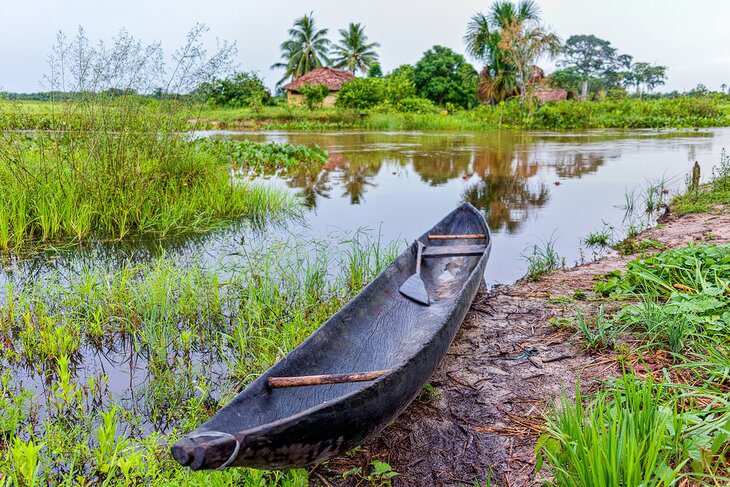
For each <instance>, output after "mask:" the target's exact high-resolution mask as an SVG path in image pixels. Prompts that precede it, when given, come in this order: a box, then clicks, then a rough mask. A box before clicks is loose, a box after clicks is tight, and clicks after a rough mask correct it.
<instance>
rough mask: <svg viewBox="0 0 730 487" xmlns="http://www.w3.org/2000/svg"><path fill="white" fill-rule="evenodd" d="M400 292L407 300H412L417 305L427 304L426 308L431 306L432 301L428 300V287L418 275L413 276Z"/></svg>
mask: <svg viewBox="0 0 730 487" xmlns="http://www.w3.org/2000/svg"><path fill="white" fill-rule="evenodd" d="M399 291H400V292H401V294H402V295H403V296H405V297H407V298H411V299H412V300H413V301H416V302H417V303H421V304H425V305H426V306H430V305H431V300H430V299H428V293H427V292H426V285H425V284H424V283H423V279H421V276H419V275H418V274H413V275H412V276H411V277H409V278H408V280H406V282H404V283H403V284H402V285H401V287H400V289H399Z"/></svg>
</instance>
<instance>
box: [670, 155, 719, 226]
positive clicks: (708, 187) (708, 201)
mask: <svg viewBox="0 0 730 487" xmlns="http://www.w3.org/2000/svg"><path fill="white" fill-rule="evenodd" d="M728 203H730V154H729V153H728V152H727V150H726V149H723V150H722V153H721V154H720V163H719V164H718V165H717V166H715V167H714V168H713V170H712V178H711V179H710V181H709V182H708V183H707V184H704V185H702V186H700V187H699V188H690V189H689V190H688V191H687V192H686V193H685V194H683V195H681V196H679V197H677V198H675V200H674V201H673V202H672V209H673V210H674V211H675V212H676V213H678V214H686V213H704V212H707V211H712V210H714V208H715V206H717V205H727V204H728Z"/></svg>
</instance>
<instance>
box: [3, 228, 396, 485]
mask: <svg viewBox="0 0 730 487" xmlns="http://www.w3.org/2000/svg"><path fill="white" fill-rule="evenodd" d="M342 245H344V248H343V250H341V251H338V252H332V250H331V249H328V247H326V246H324V245H313V246H312V247H309V248H305V247H304V246H302V245H301V244H298V245H291V244H288V243H278V244H268V245H266V246H263V247H261V248H255V249H249V250H247V251H242V252H241V253H240V255H239V256H238V258H237V259H236V260H235V262H234V263H230V262H227V263H223V262H221V263H220V264H215V265H210V266H205V265H203V264H201V263H198V262H193V263H191V264H189V265H185V266H181V265H180V264H179V263H177V262H175V261H173V260H171V259H169V258H167V257H160V258H158V259H157V260H154V261H152V262H149V263H141V264H133V263H128V264H124V265H122V266H121V267H119V268H115V269H111V268H108V269H99V268H96V269H86V270H81V271H79V272H78V273H74V274H72V275H63V276H61V275H50V276H48V277H47V278H44V279H40V280H35V281H26V282H23V283H20V282H18V283H16V284H15V285H13V286H9V287H8V288H7V289H6V290H5V291H4V292H3V293H2V294H0V341H2V343H3V348H2V349H1V350H0V366H1V367H2V370H3V373H2V374H0V472H2V476H0V485H34V484H37V485H46V484H53V485H78V484H85V485H88V484H103V485H130V484H143V485H146V484H154V485H157V484H159V483H167V484H174V485H211V484H214V485H232V484H245V485H306V482H307V481H306V477H307V475H306V472H305V471H303V470H291V471H285V472H264V471H255V470H248V469H233V470H231V471H227V472H212V473H210V472H201V473H195V472H191V471H190V470H189V469H186V468H182V467H180V466H179V465H178V464H176V463H175V462H174V461H173V460H172V458H171V456H170V454H169V450H168V448H169V445H170V444H171V443H172V442H174V441H175V440H176V439H178V438H179V437H180V436H181V435H182V434H184V433H186V432H188V431H190V430H191V429H193V428H194V427H196V426H197V425H199V424H200V423H201V422H202V421H204V420H206V419H207V418H208V417H210V416H211V415H212V414H214V413H215V411H216V410H217V409H218V408H219V407H220V406H222V405H223V404H225V403H226V402H228V400H230V399H231V398H232V397H233V396H234V395H235V393H236V391H237V390H240V388H242V387H244V386H245V385H246V384H247V383H248V382H250V381H251V380H252V379H253V378H255V377H256V376H258V375H259V374H260V373H261V372H263V371H264V370H266V369H267V368H268V367H269V366H271V365H272V364H273V363H274V362H276V360H278V359H279V358H280V357H281V356H283V355H284V354H286V353H287V352H288V351H289V350H291V349H292V348H293V347H295V346H296V345H297V344H298V343H300V342H301V341H302V340H303V339H304V338H306V337H307V336H309V335H310V334H311V333H312V331H314V330H315V329H316V328H317V327H318V326H319V325H320V324H321V323H322V322H323V321H325V320H326V319H327V318H328V317H329V316H330V315H331V314H333V313H334V312H335V311H336V310H337V309H339V308H340V307H341V306H342V305H343V304H344V303H345V302H347V301H348V300H349V299H350V298H352V297H353V296H354V295H355V294H356V293H357V292H358V291H359V290H360V289H361V288H362V287H363V286H364V285H365V284H367V282H369V280H371V279H372V278H373V277H374V276H375V275H376V274H377V273H378V272H380V270H382V268H383V267H384V266H385V265H386V264H387V263H389V262H390V261H391V260H392V259H393V258H394V256H395V253H396V249H395V247H387V248H385V247H382V246H381V245H380V244H379V242H378V241H374V240H371V239H369V238H367V237H364V236H363V235H357V236H356V237H354V238H352V239H350V240H349V241H346V242H343V243H342ZM333 269H338V271H337V272H333V271H332V270H333ZM340 269H341V270H340ZM105 364H106V366H105ZM139 376H141V377H139Z"/></svg>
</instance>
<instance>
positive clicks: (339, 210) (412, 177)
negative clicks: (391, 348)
mask: <svg viewBox="0 0 730 487" xmlns="http://www.w3.org/2000/svg"><path fill="white" fill-rule="evenodd" d="M226 136H228V137H233V138H249V139H253V140H257V141H276V142H290V143H297V144H316V145H318V146H320V147H322V148H324V149H326V150H327V151H328V152H329V153H330V158H329V162H328V163H327V166H326V167H325V169H324V170H323V171H321V172H320V173H318V174H308V175H301V176H298V177H288V178H276V177H272V178H270V181H271V182H272V183H273V184H276V185H280V186H283V187H287V188H290V189H291V190H292V191H295V192H297V193H299V194H301V195H303V196H304V200H305V201H306V204H307V207H308V212H307V215H306V221H307V223H308V226H309V227H310V230H311V232H313V234H315V235H328V234H331V233H332V232H338V231H342V230H352V229H354V228H358V227H369V228H372V229H376V230H377V229H380V231H381V232H382V234H383V236H384V237H385V238H386V239H403V240H411V239H413V238H415V237H416V236H418V235H420V234H421V233H422V232H423V231H424V230H425V229H427V228H429V227H430V226H431V225H433V224H434V223H435V222H436V221H437V220H439V219H440V218H441V217H442V216H443V215H445V214H446V213H448V212H449V211H451V210H452V209H453V208H454V207H455V206H456V205H457V204H459V203H460V202H462V201H468V202H470V203H471V204H473V205H474V206H476V207H477V208H479V209H480V210H482V211H483V212H484V214H485V216H486V218H487V221H488V222H489V225H490V227H491V229H492V231H493V232H494V247H493V250H492V257H491V260H490V262H489V265H488V266H487V273H486V275H487V281H488V282H489V283H509V282H513V281H514V280H516V279H518V278H520V277H521V276H523V275H524V273H525V269H526V263H525V261H524V259H523V258H522V257H521V254H523V253H524V251H525V249H526V248H527V247H529V246H531V245H532V244H534V243H538V242H541V241H543V242H544V241H546V240H549V239H551V238H552V239H554V240H555V243H556V247H557V250H558V253H559V254H560V255H561V256H563V257H565V259H566V262H567V263H568V264H573V263H575V262H577V261H580V260H581V259H582V258H583V257H585V258H587V259H590V258H592V253H591V251H589V250H587V249H582V246H581V240H582V239H583V238H584V237H585V236H586V235H587V234H588V233H589V232H591V231H596V230H601V229H603V228H604V224H607V225H610V226H612V227H614V228H616V230H617V232H619V231H620V229H621V228H622V227H625V225H626V222H625V221H624V216H625V210H624V208H623V207H624V206H625V201H626V198H625V195H626V194H627V192H631V191H634V194H635V195H636V196H637V197H638V196H639V194H640V193H641V192H642V190H643V188H645V187H646V186H647V181H650V180H658V179H664V180H666V181H667V182H668V185H667V186H668V188H669V189H670V190H671V191H673V192H675V191H679V190H681V189H682V188H684V186H685V175H686V174H687V173H688V172H689V170H690V169H691V166H692V164H693V163H694V161H695V160H697V161H699V163H700V165H701V166H702V169H703V171H702V173H703V178H705V179H706V178H707V177H709V175H710V171H711V168H712V166H713V165H715V164H717V163H718V162H719V160H720V151H721V150H722V148H723V147H728V148H730V130H729V129H719V130H703V131H685V132H677V131H634V132H623V131H591V132H585V133H577V134H565V133H524V132H523V133H520V132H489V133H466V134H453V133H449V134H433V133H428V134H426V133H417V132H413V133H402V132H401V133H367V132H354V133H353V132H344V133H343V132H336V133H324V134H322V133H318V134H312V133H271V132H267V133H244V134H241V133H228V134H227V135H226Z"/></svg>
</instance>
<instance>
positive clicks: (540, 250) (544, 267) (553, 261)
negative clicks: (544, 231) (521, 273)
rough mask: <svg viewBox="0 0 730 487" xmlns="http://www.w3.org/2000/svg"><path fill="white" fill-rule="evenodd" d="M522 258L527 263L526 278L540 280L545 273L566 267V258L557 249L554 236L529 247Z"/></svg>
mask: <svg viewBox="0 0 730 487" xmlns="http://www.w3.org/2000/svg"><path fill="white" fill-rule="evenodd" d="M522 258H523V260H524V261H525V262H526V263H527V273H526V275H525V278H526V279H528V280H531V281H538V280H540V278H541V277H543V276H544V275H546V274H548V273H550V272H552V271H554V270H557V269H560V268H561V267H565V259H563V258H561V257H560V255H558V253H557V251H556V250H555V240H554V239H553V238H550V239H549V240H546V241H544V242H540V243H537V244H534V245H532V246H531V247H528V248H527V249H525V251H524V252H523V253H522Z"/></svg>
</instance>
